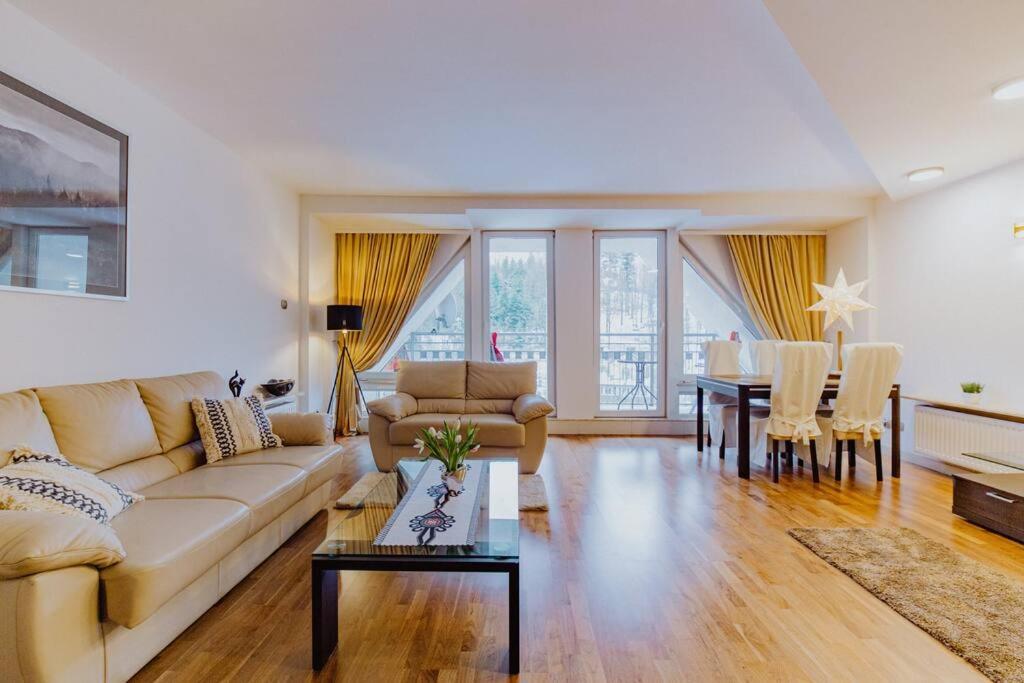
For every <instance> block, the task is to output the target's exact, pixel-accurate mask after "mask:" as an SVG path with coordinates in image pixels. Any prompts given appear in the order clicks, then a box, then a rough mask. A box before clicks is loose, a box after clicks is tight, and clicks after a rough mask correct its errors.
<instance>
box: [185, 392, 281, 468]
mask: <svg viewBox="0 0 1024 683" xmlns="http://www.w3.org/2000/svg"><path fill="white" fill-rule="evenodd" d="M192 412H193V413H195V416H196V426H197V427H198V428H199V438H201V439H202V440H203V450H205V451H206V462H217V461H218V460H222V459H224V458H230V457H231V456H232V455H241V454H242V453H250V452H252V451H258V450H261V449H264V448H280V447H281V438H280V437H279V436H277V435H276V434H274V432H273V430H272V429H271V428H270V419H269V418H268V417H267V413H266V411H265V410H263V401H261V400H260V399H259V397H258V396H245V397H243V398H231V399H213V398H194V399H192Z"/></svg>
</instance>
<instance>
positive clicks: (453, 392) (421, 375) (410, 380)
mask: <svg viewBox="0 0 1024 683" xmlns="http://www.w3.org/2000/svg"><path fill="white" fill-rule="evenodd" d="M395 390H396V391H401V392H405V393H406V394H409V395H411V396H413V397H414V398H465V397H466V362H465V361H461V360H437V361H414V360H404V361H401V362H400V363H399V365H398V376H397V377H396V378H395Z"/></svg>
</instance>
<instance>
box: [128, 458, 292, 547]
mask: <svg viewBox="0 0 1024 683" xmlns="http://www.w3.org/2000/svg"><path fill="white" fill-rule="evenodd" d="M306 478H307V474H306V470H304V469H302V468H301V467H298V466H295V465H238V466H237V467H210V466H209V465H204V466H203V467H200V468H198V469H194V470H191V471H190V472H186V473H184V474H180V475H178V476H177V477H172V478H170V479H168V480H166V481H162V482H160V483H159V484H157V485H155V486H150V487H148V488H145V489H143V490H142V491H140V493H142V495H144V496H146V498H154V499H166V498H224V499H227V500H235V501H238V502H239V503H242V504H243V505H245V506H246V507H248V508H249V509H250V510H251V511H252V523H251V525H250V527H249V534H250V535H251V534H254V533H256V532H257V531H259V530H260V529H262V528H263V527H265V526H266V525H267V524H270V522H272V521H274V520H275V519H277V517H278V516H279V515H280V514H281V513H282V512H284V511H285V510H287V509H288V508H290V507H291V506H292V505H293V504H294V503H297V502H298V501H299V499H300V498H302V494H303V491H304V490H305V483H306Z"/></svg>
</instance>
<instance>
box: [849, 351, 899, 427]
mask: <svg viewBox="0 0 1024 683" xmlns="http://www.w3.org/2000/svg"><path fill="white" fill-rule="evenodd" d="M902 363H903V347H902V346H901V345H899V344H847V345H846V346H845V347H844V348H843V367H844V368H845V369H844V370H843V378H842V379H841V380H840V381H839V391H838V392H837V394H836V401H835V405H834V408H833V410H832V428H833V429H834V430H836V431H837V432H847V433H854V432H855V433H859V434H863V437H864V443H865V445H868V444H871V443H872V442H873V441H874V440H875V437H876V435H881V433H882V429H883V417H884V414H885V404H886V401H888V400H889V392H890V391H891V390H892V385H893V382H894V381H895V380H896V373H897V372H899V369H900V365H901V364H902Z"/></svg>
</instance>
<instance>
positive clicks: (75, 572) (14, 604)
mask: <svg viewBox="0 0 1024 683" xmlns="http://www.w3.org/2000/svg"><path fill="white" fill-rule="evenodd" d="M44 514H53V513H44ZM53 516H54V517H56V516H57V515H56V514H53ZM0 633H2V634H4V636H3V638H0V680H2V681H22V682H24V681H97V682H98V681H103V680H104V677H105V672H104V653H103V628H102V625H101V623H100V575H99V571H98V570H97V569H95V568H93V567H65V568H64V569H56V570H54V571H44V572H40V573H38V574H32V575H30V576H22V577H20V578H17V579H9V580H4V581H0Z"/></svg>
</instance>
